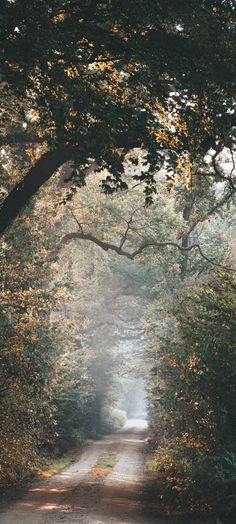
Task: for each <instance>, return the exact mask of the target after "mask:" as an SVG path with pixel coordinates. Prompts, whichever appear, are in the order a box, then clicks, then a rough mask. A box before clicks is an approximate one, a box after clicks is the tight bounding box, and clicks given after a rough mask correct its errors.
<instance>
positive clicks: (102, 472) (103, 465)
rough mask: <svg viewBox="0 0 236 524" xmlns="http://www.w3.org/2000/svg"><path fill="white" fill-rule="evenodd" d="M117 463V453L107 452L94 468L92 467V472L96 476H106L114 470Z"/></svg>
mask: <svg viewBox="0 0 236 524" xmlns="http://www.w3.org/2000/svg"><path fill="white" fill-rule="evenodd" d="M115 464H116V453H107V454H106V455H104V456H103V457H101V458H100V459H98V461H97V463H96V464H95V466H93V468H92V469H91V473H92V475H94V476H102V477H105V476H106V475H109V473H110V472H111V471H112V469H113V468H114V466H115Z"/></svg>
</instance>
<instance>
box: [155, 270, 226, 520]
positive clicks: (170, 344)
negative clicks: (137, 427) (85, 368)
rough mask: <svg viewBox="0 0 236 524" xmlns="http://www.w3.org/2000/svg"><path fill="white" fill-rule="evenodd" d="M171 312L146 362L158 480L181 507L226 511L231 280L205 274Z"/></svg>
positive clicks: (166, 493)
mask: <svg viewBox="0 0 236 524" xmlns="http://www.w3.org/2000/svg"><path fill="white" fill-rule="evenodd" d="M170 314H172V315H174V319H175V321H174V322H172V329H171V332H169V334H168V335H166V336H163V337H162V338H161V339H160V338H159V342H158V345H156V358H155V365H154V366H153V367H152V381H151V384H152V385H151V390H152V395H153V401H154V404H153V410H154V411H153V412H152V413H153V416H154V417H155V420H154V434H155V433H156V429H155V428H157V427H158V420H160V421H161V427H163V425H164V432H163V438H164V440H163V443H162V444H161V442H160V437H159V439H158V440H159V442H160V445H161V447H160V448H159V449H157V451H156V461H157V477H158V478H159V480H160V479H161V480H162V482H163V487H164V490H166V491H165V496H166V497H167V499H168V497H169V500H171V501H172V502H173V500H174V502H175V503H177V504H179V505H180V506H181V507H182V508H183V507H185V508H186V505H187V506H188V508H189V510H190V511H195V512H196V511H198V512H200V511H202V510H205V511H206V510H209V508H211V509H214V511H216V512H217V513H218V514H220V515H222V516H226V515H227V514H233V512H234V511H235V502H236V501H235V453H236V450H235V416H236V413H235V403H234V398H235V371H236V370H235V330H236V325H235V316H234V314H235V279H234V278H233V277H229V276H228V275H225V274H217V275H215V276H213V275H212V276H211V278H210V279H208V282H206V283H204V284H202V286H200V287H199V289H198V290H196V291H194V290H192V292H191V294H186V296H185V298H183V300H182V302H181V304H178V310H177V309H176V308H172V310H171V311H170ZM153 438H154V440H155V438H158V437H157V436H156V437H155V436H154V437H153ZM163 446H164V447H163Z"/></svg>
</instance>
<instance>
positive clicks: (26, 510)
mask: <svg viewBox="0 0 236 524" xmlns="http://www.w3.org/2000/svg"><path fill="white" fill-rule="evenodd" d="M144 436H145V423H144V422H141V421H137V420H131V421H128V423H127V425H126V426H125V428H124V429H123V430H122V431H121V432H119V433H116V434H114V435H111V436H108V437H105V438H104V439H102V440H100V441H97V442H95V443H93V444H91V445H89V446H88V447H87V448H86V449H85V450H84V452H83V454H82V456H81V458H80V459H79V460H78V461H76V462H75V463H73V464H72V465H71V466H69V467H67V468H66V469H65V470H63V471H62V472H61V473H58V474H56V475H54V476H53V477H51V478H50V479H47V480H43V481H40V482H38V483H37V484H33V485H32V486H31V488H30V489H29V490H28V492H27V493H26V494H25V495H24V497H23V498H22V499H21V500H19V501H18V502H17V503H15V504H14V505H12V506H11V507H9V508H8V509H7V510H5V511H4V512H2V513H0V523H1V524H154V523H155V524H165V523H168V524H174V521H172V520H171V519H161V518H160V519H159V518H158V520H157V519H156V518H154V517H151V516H150V515H148V511H147V509H145V508H144V507H143V505H142V502H141V500H142V497H141V492H142V489H143V487H144V485H145V468H144V460H143V454H142V448H143V443H144ZM106 456H112V457H113V460H114V467H113V469H112V468H111V472H110V473H109V474H108V475H104V474H103V473H101V472H99V469H98V471H97V470H96V469H95V466H96V464H98V463H99V461H100V462H101V460H102V459H103V457H106Z"/></svg>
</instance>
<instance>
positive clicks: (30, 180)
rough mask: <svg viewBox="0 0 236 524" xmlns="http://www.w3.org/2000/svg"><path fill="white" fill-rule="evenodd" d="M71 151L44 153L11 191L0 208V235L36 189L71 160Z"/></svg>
mask: <svg viewBox="0 0 236 524" xmlns="http://www.w3.org/2000/svg"><path fill="white" fill-rule="evenodd" d="M73 151H74V150H73V148H72V147H64V148H61V149H60V150H57V151H53V152H47V153H45V155H44V156H43V157H41V158H40V159H39V160H38V162H36V164H35V165H34V166H33V167H32V168H31V169H30V170H29V172H28V173H27V175H26V176H25V177H24V178H23V180H21V182H19V184H17V185H16V186H15V187H14V188H13V189H12V191H11V192H10V193H9V195H8V196H7V197H6V199H5V200H4V202H3V203H2V205H1V207H0V235H1V234H3V233H4V231H5V230H6V228H7V227H8V226H9V225H10V224H11V223H12V221H13V220H14V218H16V216H17V215H18V214H19V212H20V211H21V209H23V208H24V206H25V205H26V204H27V202H29V200H30V198H31V197H32V196H33V195H35V193H36V192H37V191H38V189H39V188H40V187H41V186H42V185H43V184H44V183H45V182H46V181H47V180H49V179H50V178H51V176H52V175H53V174H54V173H55V171H57V169H59V167H60V166H62V165H63V164H65V162H68V160H70V159H71V158H72V156H73Z"/></svg>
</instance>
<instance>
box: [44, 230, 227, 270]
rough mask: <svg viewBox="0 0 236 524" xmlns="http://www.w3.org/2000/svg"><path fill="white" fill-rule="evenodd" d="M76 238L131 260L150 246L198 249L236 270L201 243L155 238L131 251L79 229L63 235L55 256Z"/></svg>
mask: <svg viewBox="0 0 236 524" xmlns="http://www.w3.org/2000/svg"><path fill="white" fill-rule="evenodd" d="M74 239H79V240H88V241H90V242H93V243H94V244H96V245H97V246H99V247H100V248H101V249H103V250H104V251H109V250H110V251H114V252H115V253H116V254H117V255H120V256H123V257H126V258H128V259H129V260H134V259H135V258H136V257H138V256H139V255H141V253H142V252H143V251H145V250H146V249H148V248H150V247H158V248H161V247H174V248H176V249H178V250H179V251H181V252H182V253H185V252H189V251H192V250H193V249H197V250H198V252H199V253H200V255H201V257H202V258H204V259H205V260H206V261H207V262H208V263H209V264H212V265H213V266H216V267H220V268H221V269H224V270H227V271H233V272H236V269H234V268H230V267H227V266H224V265H223V264H220V263H218V262H215V261H214V260H212V259H211V258H209V257H208V256H207V255H206V254H205V253H203V251H202V248H201V246H200V245H199V244H192V245H191V246H188V247H183V246H181V245H179V244H177V243H176V242H157V241H155V240H153V241H147V242H143V243H142V244H141V245H140V246H139V248H138V249H136V250H135V251H133V252H132V253H130V252H128V251H126V250H124V249H123V248H122V247H120V246H116V245H115V244H112V243H110V242H104V241H103V240H100V239H99V238H97V237H95V236H94V235H91V234H90V233H84V232H82V231H80V232H79V231H75V232H73V233H67V234H66V235H64V237H62V239H61V241H60V243H59V245H58V246H57V248H56V250H55V251H54V252H53V253H52V255H53V256H55V255H56V254H57V253H58V251H59V249H60V247H61V246H62V245H64V244H67V243H68V242H70V241H71V240H74Z"/></svg>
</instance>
